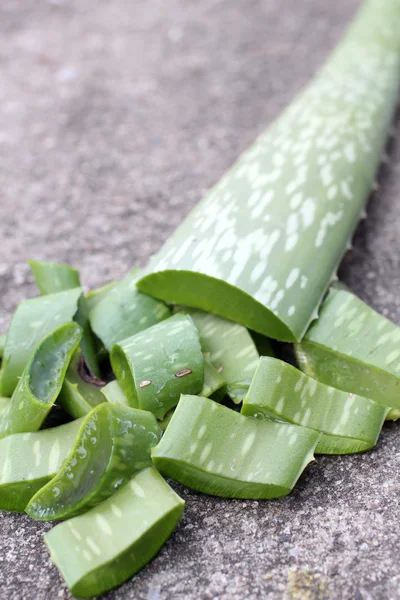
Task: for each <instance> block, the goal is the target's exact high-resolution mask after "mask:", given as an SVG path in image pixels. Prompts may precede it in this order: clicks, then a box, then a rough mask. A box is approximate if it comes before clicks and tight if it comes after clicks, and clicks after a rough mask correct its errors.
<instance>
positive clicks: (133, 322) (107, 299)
mask: <svg viewBox="0 0 400 600" xmlns="http://www.w3.org/2000/svg"><path fill="white" fill-rule="evenodd" d="M137 276H138V275H137V270H135V271H133V272H131V273H129V274H128V275H127V276H126V277H125V278H124V279H122V281H119V282H118V283H116V284H115V285H113V286H112V287H111V289H110V291H109V292H108V293H107V294H106V295H105V296H104V297H103V298H102V299H101V300H100V301H99V302H98V303H97V304H96V306H95V307H94V308H93V310H92V311H91V313H90V323H91V326H92V329H93V331H94V332H95V334H96V335H97V337H98V338H99V339H100V340H101V341H102V342H103V344H104V346H105V347H106V348H107V350H108V351H110V350H111V348H112V346H113V345H114V344H116V343H118V342H120V341H121V340H124V339H125V338H128V337H130V336H132V335H135V334H136V333H139V331H143V330H144V329H147V328H148V327H151V326H152V325H155V324H156V323H159V322H160V321H163V320H164V319H166V318H167V317H169V316H170V314H171V313H170V310H169V308H168V307H167V306H166V305H165V304H164V303H163V302H160V301H159V300H155V299H154V298H150V296H147V295H146V294H142V293H141V292H139V290H138V289H137V288H136V279H137Z"/></svg>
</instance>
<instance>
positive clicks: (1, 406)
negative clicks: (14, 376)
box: [0, 397, 10, 415]
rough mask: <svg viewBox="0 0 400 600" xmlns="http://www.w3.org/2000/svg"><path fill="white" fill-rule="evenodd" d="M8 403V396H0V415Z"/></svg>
mask: <svg viewBox="0 0 400 600" xmlns="http://www.w3.org/2000/svg"><path fill="white" fill-rule="evenodd" d="M9 404H10V398H2V397H0V415H2V414H3V412H4V411H5V410H6V408H7V407H8V405H9Z"/></svg>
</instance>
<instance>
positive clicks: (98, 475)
mask: <svg viewBox="0 0 400 600" xmlns="http://www.w3.org/2000/svg"><path fill="white" fill-rule="evenodd" d="M160 434H161V432H160V428H159V427H158V425H157V421H156V419H155V417H154V415H152V414H151V413H149V412H147V411H142V410H136V409H133V408H129V407H125V406H121V405H119V404H110V403H107V402H105V403H104V404H101V405H100V406H98V407H97V408H95V409H93V411H92V412H91V413H89V415H87V416H86V417H85V419H84V421H83V422H82V425H81V427H80V429H79V432H78V435H77V437H76V440H75V443H74V446H73V448H72V449H71V451H70V453H69V455H68V457H67V458H66V460H65V461H64V463H63V465H62V467H61V470H60V471H59V473H57V475H56V476H55V477H54V478H53V479H52V480H51V481H50V482H49V483H48V484H47V485H45V486H44V487H42V488H41V489H40V490H39V491H38V492H37V493H36V494H35V496H34V497H33V498H32V499H31V501H30V502H29V504H28V506H27V507H26V512H27V514H28V515H29V516H31V517H32V518H33V519H37V520H40V521H50V520H54V519H67V518H70V517H73V516H75V515H78V514H80V513H82V512H85V511H87V510H88V509H90V508H93V507H94V506H96V505H97V504H99V503H100V502H102V501H103V500H105V499H106V498H108V497H109V496H111V494H113V493H114V492H115V491H116V490H117V489H118V488H120V487H121V486H122V485H124V483H126V482H127V481H129V480H130V479H131V477H132V475H134V474H135V473H136V472H138V471H140V470H141V469H144V468H145V467H148V466H150V465H151V457H150V450H151V448H152V447H153V446H155V445H156V444H157V442H158V440H159V439H160Z"/></svg>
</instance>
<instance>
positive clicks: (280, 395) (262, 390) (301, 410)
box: [241, 357, 388, 454]
mask: <svg viewBox="0 0 400 600" xmlns="http://www.w3.org/2000/svg"><path fill="white" fill-rule="evenodd" d="M241 412H242V414H243V415H246V416H254V417H258V418H268V419H270V418H272V419H275V418H278V419H283V420H284V421H288V422H290V423H294V424H296V425H302V426H304V427H310V428H312V429H316V430H317V431H320V432H321V433H322V436H321V439H320V440H319V442H318V444H317V447H316V449H315V453H316V454H353V453H355V452H364V451H365V450H369V449H370V448H373V447H374V446H375V444H376V442H377V440H378V437H379V433H380V431H381V429H382V425H383V422H384V420H385V416H386V414H387V412H388V409H387V408H385V407H384V406H381V405H380V404H377V403H376V402H374V401H373V400H370V399H369V398H364V397H362V396H356V395H355V394H351V393H350V394H349V393H347V392H343V391H341V390H337V389H335V388H333V387H330V386H327V385H324V384H323V383H319V382H318V381H316V380H315V379H312V378H311V377H308V376H307V375H304V373H302V372H301V371H299V370H298V369H296V368H295V367H292V365H289V364H288V363H285V362H283V361H281V360H278V359H276V358H269V357H261V358H260V364H259V365H258V367H257V370H256V373H255V375H254V379H253V381H252V382H251V386H250V389H249V391H248V393H247V395H246V398H245V399H244V401H243V406H242V410H241Z"/></svg>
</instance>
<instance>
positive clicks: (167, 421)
mask: <svg viewBox="0 0 400 600" xmlns="http://www.w3.org/2000/svg"><path fill="white" fill-rule="evenodd" d="M174 412H175V408H171V410H169V411H168V412H167V414H166V415H165V417H164V418H163V420H162V421H159V422H158V424H159V426H160V429H161V431H163V432H164V431H165V430H166V429H167V427H168V425H169V424H170V422H171V419H172V417H173V414H174Z"/></svg>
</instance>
